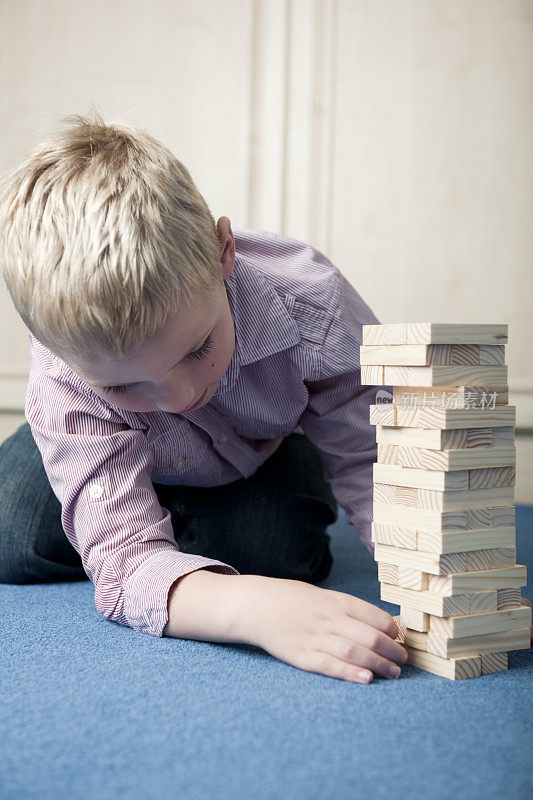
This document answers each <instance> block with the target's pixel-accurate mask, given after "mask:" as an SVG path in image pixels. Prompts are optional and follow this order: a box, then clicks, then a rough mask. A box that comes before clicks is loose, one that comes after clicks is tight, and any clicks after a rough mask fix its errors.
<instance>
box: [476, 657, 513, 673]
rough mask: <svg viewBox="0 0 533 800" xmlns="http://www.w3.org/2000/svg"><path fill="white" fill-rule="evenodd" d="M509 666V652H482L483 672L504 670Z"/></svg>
mask: <svg viewBox="0 0 533 800" xmlns="http://www.w3.org/2000/svg"><path fill="white" fill-rule="evenodd" d="M507 667H508V658H507V652H504V653H482V654H481V674H482V675H489V674H490V673H491V672H502V671H503V670H506V669H507Z"/></svg>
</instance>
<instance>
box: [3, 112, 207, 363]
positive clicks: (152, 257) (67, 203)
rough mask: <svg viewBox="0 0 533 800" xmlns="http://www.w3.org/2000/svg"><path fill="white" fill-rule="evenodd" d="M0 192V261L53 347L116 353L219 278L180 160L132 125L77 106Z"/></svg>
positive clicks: (25, 311)
mask: <svg viewBox="0 0 533 800" xmlns="http://www.w3.org/2000/svg"><path fill="white" fill-rule="evenodd" d="M62 121H63V122H64V123H66V124H67V126H70V127H67V128H66V129H65V130H64V131H61V132H60V133H58V134H57V135H56V136H55V137H54V138H52V139H50V140H48V141H45V142H42V143H41V144H39V145H38V146H37V147H35V148H34V149H33V150H31V151H30V152H29V154H28V155H27V156H26V158H25V160H24V161H23V162H22V164H20V165H19V166H18V167H17V168H15V169H14V170H12V171H11V172H10V173H9V174H8V175H7V177H6V178H5V180H4V181H3V182H2V186H1V188H0V262H1V266H2V273H3V277H4V281H5V283H6V285H7V288H8V291H9V293H10V295H11V298H12V300H13V303H14V305H15V307H16V309H17V311H18V313H19V314H20V316H21V317H22V319H23V321H24V323H25V325H26V326H27V328H28V329H29V330H30V331H31V333H32V334H33V335H34V336H35V337H36V338H37V339H38V340H39V341H40V342H42V343H43V344H44V345H45V346H46V347H48V348H49V349H51V350H52V351H53V352H55V353H56V354H61V353H62V354H66V353H81V354H93V355H94V354H95V353H96V354H98V353H102V354H105V355H107V356H112V357H117V358H121V357H123V356H124V355H125V353H126V352H127V351H128V350H129V348H130V347H134V348H135V347H137V346H138V345H140V344H141V343H142V341H144V339H145V338H150V337H152V336H154V335H155V334H156V333H157V332H158V331H159V330H160V329H161V327H162V326H163V325H164V323H165V321H166V320H167V318H168V317H169V316H171V315H172V314H173V313H176V311H177V310H178V309H179V308H183V307H184V306H187V305H188V304H189V303H190V302H191V301H193V300H195V299H197V298H198V296H199V295H201V294H202V293H206V294H209V293H210V292H211V291H213V290H214V289H215V287H216V285H217V284H218V283H220V281H221V280H222V277H221V267H220V256H221V252H220V245H219V240H218V235H217V229H216V223H215V220H214V218H213V216H212V214H211V212H210V211H209V208H208V206H207V204H206V202H205V200H204V199H203V197H202V195H201V194H200V192H199V191H198V189H197V188H196V186H195V184H194V183H193V180H192V178H191V176H190V174H189V172H188V171H187V169H186V168H185V166H184V165H183V164H182V163H181V162H180V161H178V159H177V158H176V157H175V156H174V155H173V154H172V153H171V152H170V150H168V149H167V148H166V147H164V145H162V144H161V143H160V142H158V141H157V140H156V139H154V138H153V137H152V136H150V135H149V134H148V133H147V132H146V131H145V130H143V129H142V128H140V127H139V126H137V125H135V124H133V123H130V122H123V121H121V122H109V123H105V122H104V120H103V119H102V117H101V115H100V114H99V113H98V112H96V111H94V112H93V116H92V117H91V116H90V115H88V116H83V115H80V114H72V115H70V116H68V117H64V118H63V120H62Z"/></svg>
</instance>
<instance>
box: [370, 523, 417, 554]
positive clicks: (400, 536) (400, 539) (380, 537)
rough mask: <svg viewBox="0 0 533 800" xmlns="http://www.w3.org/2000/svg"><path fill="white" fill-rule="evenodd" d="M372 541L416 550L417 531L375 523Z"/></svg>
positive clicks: (373, 524)
mask: <svg viewBox="0 0 533 800" xmlns="http://www.w3.org/2000/svg"><path fill="white" fill-rule="evenodd" d="M372 541H373V542H374V543H380V544H389V545H394V546H396V547H404V548H408V549H410V550H416V546H417V534H416V529H413V528H404V527H402V526H401V525H394V524H389V523H385V522H376V521H373V522H372Z"/></svg>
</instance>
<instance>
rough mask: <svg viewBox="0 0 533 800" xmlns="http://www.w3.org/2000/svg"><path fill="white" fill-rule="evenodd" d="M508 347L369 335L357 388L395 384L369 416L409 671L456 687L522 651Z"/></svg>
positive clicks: (383, 331)
mask: <svg viewBox="0 0 533 800" xmlns="http://www.w3.org/2000/svg"><path fill="white" fill-rule="evenodd" d="M506 343H507V325H473V324H469V325H453V324H440V323H430V322H420V323H414V322H413V323H398V324H389V325H364V326H363V345H362V347H361V382H362V384H365V385H374V386H382V387H383V386H392V387H393V395H392V397H391V396H390V394H389V393H388V392H386V391H378V392H377V395H376V401H377V402H376V403H375V404H374V405H371V406H370V422H371V424H373V425H376V440H377V444H378V460H377V463H376V464H374V476H373V479H374V486H373V489H374V507H373V512H374V513H373V517H374V521H373V522H372V541H373V542H374V545H375V552H374V558H375V560H376V561H377V562H378V580H379V581H380V583H381V599H382V600H387V601H388V602H390V603H396V604H398V605H399V606H400V615H399V616H398V617H395V619H396V621H397V623H398V626H399V629H400V634H399V636H398V641H400V642H401V643H402V644H403V645H404V647H405V648H406V650H407V651H408V653H409V659H408V663H409V664H412V665H414V666H417V667H420V668H422V669H425V670H427V671H429V672H433V673H435V674H437V675H442V676H444V677H447V678H451V679H456V678H473V677H477V676H479V675H485V674H486V673H489V672H499V671H500V670H504V669H507V652H508V651H509V650H521V649H527V648H529V647H530V626H531V608H530V607H528V606H523V605H521V588H520V587H521V586H525V585H526V582H527V581H526V567H525V566H523V565H522V564H517V563H516V537H515V508H514V484H515V464H516V450H515V446H514V428H515V420H516V418H515V412H516V408H515V407H514V406H510V405H508V377H507V367H506V366H505V364H504V361H505V354H504V350H505V347H504V346H505V344H506ZM387 400H388V402H387ZM380 401H381V402H380Z"/></svg>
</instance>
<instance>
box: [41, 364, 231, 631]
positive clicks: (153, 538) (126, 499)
mask: <svg viewBox="0 0 533 800" xmlns="http://www.w3.org/2000/svg"><path fill="white" fill-rule="evenodd" d="M71 372H72V371H71V370H68V373H67V372H66V371H65V370H61V369H59V370H55V374H48V373H47V372H45V371H43V370H42V369H37V368H36V366H35V363H34V361H33V359H32V367H31V369H30V377H29V381H28V387H27V391H26V402H25V413H26V419H27V420H28V423H29V425H30V428H31V432H32V435H33V438H34V440H35V443H36V445H37V448H38V449H39V451H40V453H41V456H42V459H43V466H44V469H45V471H46V474H47V476H48V480H49V482H50V486H51V488H52V490H53V492H54V494H55V495H56V497H57V498H58V500H59V501H60V503H61V507H62V508H61V522H62V525H63V530H64V532H65V534H66V536H67V538H68V540H69V541H70V543H71V544H72V546H73V547H74V549H75V550H76V551H77V552H78V553H79V555H80V557H81V560H82V564H83V568H84V570H85V572H86V574H87V576H88V577H89V578H90V580H91V581H92V582H93V584H94V587H95V593H94V598H95V604H96V608H97V610H98V612H99V613H100V614H101V616H102V617H103V618H104V619H108V620H112V621H114V622H118V623H120V624H123V625H126V626H128V627H130V628H133V629H134V630H136V631H139V632H141V633H147V634H150V635H151V636H162V635H163V629H164V627H165V625H166V623H167V621H168V609H167V601H168V593H169V590H170V588H171V586H172V584H173V583H174V581H175V580H176V579H177V578H180V577H182V576H183V575H186V574H188V573H190V572H193V571H194V570H197V569H201V568H204V567H205V568H208V569H212V570H214V571H216V572H223V573H226V574H235V575H238V574H239V573H238V571H237V570H236V569H234V567H231V566H230V565H228V564H224V563H223V562H221V561H218V560H217V559H212V558H205V557H203V556H199V555H193V554H189V553H182V552H181V551H180V550H179V547H178V545H177V543H176V541H175V539H174V533H173V527H172V521H171V516H170V512H169V511H168V510H167V509H165V508H163V507H162V506H161V505H160V503H159V500H158V497H157V494H156V492H155V489H154V486H153V484H152V481H151V479H150V474H151V466H152V454H151V450H150V447H149V445H148V441H147V438H146V434H145V432H144V430H142V429H140V430H136V429H132V428H131V427H130V426H128V425H127V424H126V422H125V421H124V420H123V419H122V418H121V417H120V415H119V414H117V412H116V411H114V410H113V409H112V408H110V407H109V405H108V404H106V403H104V402H103V401H101V399H100V398H99V397H98V395H96V394H95V393H93V392H87V391H83V388H80V386H77V385H76V381H75V380H74V381H73V379H72V376H71ZM73 374H74V373H72V375H73ZM80 385H83V382H81V379H80Z"/></svg>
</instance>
